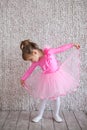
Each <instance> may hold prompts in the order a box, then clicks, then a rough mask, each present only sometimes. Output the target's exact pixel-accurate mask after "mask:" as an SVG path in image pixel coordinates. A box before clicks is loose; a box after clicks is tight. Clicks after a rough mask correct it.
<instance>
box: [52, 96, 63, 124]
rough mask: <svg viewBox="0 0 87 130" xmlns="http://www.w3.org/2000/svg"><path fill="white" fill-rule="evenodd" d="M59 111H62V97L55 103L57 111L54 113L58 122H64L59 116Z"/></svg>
mask: <svg viewBox="0 0 87 130" xmlns="http://www.w3.org/2000/svg"><path fill="white" fill-rule="evenodd" d="M59 110H60V97H58V98H57V99H56V101H55V111H54V113H53V118H54V119H55V120H56V121H57V122H62V118H61V117H60V116H59Z"/></svg>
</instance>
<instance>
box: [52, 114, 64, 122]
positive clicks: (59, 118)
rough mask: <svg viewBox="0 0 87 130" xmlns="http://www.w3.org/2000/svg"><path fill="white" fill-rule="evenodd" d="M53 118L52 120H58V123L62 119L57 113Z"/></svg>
mask: <svg viewBox="0 0 87 130" xmlns="http://www.w3.org/2000/svg"><path fill="white" fill-rule="evenodd" d="M53 118H54V120H55V121H56V122H58V123H60V122H62V121H63V120H62V118H61V117H60V116H59V115H53Z"/></svg>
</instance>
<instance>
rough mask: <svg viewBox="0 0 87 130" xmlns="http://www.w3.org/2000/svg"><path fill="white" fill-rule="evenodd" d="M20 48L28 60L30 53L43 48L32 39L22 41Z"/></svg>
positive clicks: (23, 56) (24, 57)
mask: <svg viewBox="0 0 87 130" xmlns="http://www.w3.org/2000/svg"><path fill="white" fill-rule="evenodd" d="M20 49H21V50H22V58H23V59H24V60H27V56H28V55H29V54H32V52H33V49H37V50H39V51H42V49H40V48H39V47H38V45H37V44H36V43H33V42H31V41H30V40H24V41H22V42H21V44H20Z"/></svg>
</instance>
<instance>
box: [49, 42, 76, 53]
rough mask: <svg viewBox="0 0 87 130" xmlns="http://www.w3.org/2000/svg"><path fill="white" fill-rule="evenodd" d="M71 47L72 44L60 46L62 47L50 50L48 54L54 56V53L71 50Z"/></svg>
mask: <svg viewBox="0 0 87 130" xmlns="http://www.w3.org/2000/svg"><path fill="white" fill-rule="evenodd" d="M73 46H74V44H73V43H69V44H65V45H62V46H60V47H58V48H50V50H49V52H50V53H53V54H56V53H60V52H64V51H66V50H68V49H70V48H72V47H73Z"/></svg>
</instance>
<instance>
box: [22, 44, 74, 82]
mask: <svg viewBox="0 0 87 130" xmlns="http://www.w3.org/2000/svg"><path fill="white" fill-rule="evenodd" d="M72 47H73V44H72V43H69V44H66V45H62V46H60V47H58V48H45V49H44V50H43V52H44V56H43V57H41V58H40V59H39V61H37V62H33V63H32V64H31V66H30V67H29V69H28V70H27V71H26V72H25V73H24V75H23V76H22V78H21V79H22V80H26V79H27V78H28V77H29V76H30V74H31V73H32V72H33V70H34V69H35V68H36V66H38V65H39V66H40V67H41V69H42V70H43V72H44V73H52V72H55V71H57V70H58V68H59V66H58V62H57V60H56V58H55V56H54V55H53V54H57V53H60V52H63V51H66V50H68V49H70V48H72Z"/></svg>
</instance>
